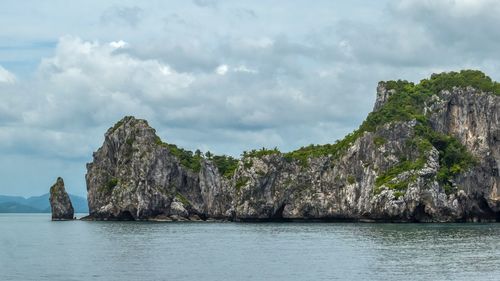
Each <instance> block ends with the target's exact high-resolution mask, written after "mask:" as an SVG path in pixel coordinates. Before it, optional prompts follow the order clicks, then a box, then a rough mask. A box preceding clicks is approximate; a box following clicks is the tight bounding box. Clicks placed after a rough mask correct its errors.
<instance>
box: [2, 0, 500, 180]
mask: <svg viewBox="0 0 500 281" xmlns="http://www.w3.org/2000/svg"><path fill="white" fill-rule="evenodd" d="M151 3H152V2H145V3H142V2H141V3H139V4H137V6H123V5H112V6H109V3H103V4H100V6H99V7H92V8H88V7H87V5H83V4H82V5H81V6H79V7H76V8H75V9H73V10H64V11H60V10H57V11H56V10H53V9H48V8H46V7H45V6H43V5H41V6H37V9H38V10H39V11H40V14H42V15H44V17H46V18H59V17H58V16H64V20H63V22H54V23H51V22H47V21H43V20H40V18H39V17H40V16H39V15H38V14H32V15H30V16H33V18H31V17H25V18H22V20H21V19H18V18H17V17H2V18H1V19H0V24H3V25H5V26H13V27H16V28H13V29H12V30H10V31H9V32H11V33H12V34H14V35H15V34H17V33H19V34H20V35H19V36H20V37H22V38H23V40H25V41H26V40H28V39H29V38H33V39H32V40H33V41H40V42H44V41H47V42H54V41H57V44H52V45H51V47H50V48H46V49H47V51H44V53H43V59H41V57H42V55H39V56H38V57H37V58H36V60H33V61H30V64H29V65H36V67H35V68H34V69H33V72H32V73H31V72H30V73H24V74H23V73H21V74H19V73H18V71H19V69H21V68H19V65H18V64H16V62H12V61H11V60H10V58H12V57H13V56H14V57H15V56H17V57H18V58H19V59H17V60H16V61H19V60H24V59H25V56H22V50H21V49H20V48H5V47H2V46H4V45H8V43H9V42H7V43H6V42H5V40H4V42H3V43H2V41H1V40H0V64H1V65H2V66H3V67H5V68H8V69H9V70H8V71H7V70H6V69H4V68H3V67H0V98H1V100H2V103H0V151H1V153H2V155H3V156H4V157H7V158H8V157H13V158H16V159H27V158H29V157H30V156H33V157H36V158H39V159H47V161H49V162H51V163H53V164H51V165H53V166H57V165H56V164H54V163H55V162H58V163H63V164H61V165H60V166H65V165H64V163H66V164H67V165H68V166H71V165H73V166H72V167H75V166H77V165H76V164H75V163H78V165H80V166H81V167H82V170H83V169H84V166H85V162H86V161H89V160H90V158H91V155H92V151H94V150H95V149H97V148H98V147H99V146H100V145H101V143H102V140H103V134H104V132H105V131H106V129H107V128H108V127H110V126H111V125H113V124H114V122H116V121H117V120H119V119H120V118H122V117H123V116H124V115H136V116H137V117H139V118H146V119H148V120H149V121H150V124H151V125H152V126H154V127H155V128H156V129H157V131H158V133H159V134H160V136H161V137H162V138H163V139H165V140H166V141H168V142H172V143H176V144H178V145H180V146H181V147H185V148H188V149H196V148H201V149H202V150H211V151H212V152H216V153H228V154H232V155H234V156H238V155H239V154H240V153H241V151H243V150H248V149H252V148H258V147H262V146H266V147H274V146H278V147H279V148H280V149H281V150H284V151H289V150H292V149H296V148H298V147H300V146H303V145H308V144H310V143H331V142H334V141H335V140H336V139H338V138H341V137H343V136H344V135H345V134H346V133H349V132H351V131H352V130H354V129H355V128H356V127H357V126H358V125H359V124H360V122H361V121H362V120H363V119H364V118H365V116H366V114H368V112H369V111H370V110H371V108H372V106H373V101H374V98H375V88H376V85H377V82H378V81H380V80H388V79H408V80H413V81H418V80H419V79H421V78H424V77H427V76H428V75H430V74H431V73H432V72H436V71H443V70H456V69H461V68H479V69H482V70H483V71H485V72H486V73H488V74H489V75H491V76H492V77H493V78H494V79H496V80H498V79H499V78H500V56H499V55H498V49H499V48H500V42H499V41H498V40H496V38H498V37H499V36H500V30H498V29H497V28H496V27H497V26H498V25H500V19H499V17H498V16H497V15H498V14H499V13H500V4H498V3H497V2H496V1H461V0H454V1H451V0H450V1H448V0H445V1H425V0H424V1H410V0H408V1H387V2H384V1H370V2H369V3H368V2H367V3H364V5H362V6H359V5H354V4H351V2H349V3H347V2H345V3H344V2H336V1H318V2H315V3H314V4H310V3H306V2H300V1H291V2H290V1H286V2H285V1H283V3H282V4H280V5H279V7H280V8H284V9H270V8H269V5H267V4H264V3H260V2H248V3H247V2H244V3H240V2H237V1H226V2H217V1H206V0H203V1H200V0H197V1H194V2H186V1H173V2H169V3H168V4H163V3H162V4H157V3H155V4H151ZM499 3H500V2H499ZM75 5H77V4H75ZM96 5H97V4H96ZM162 5H163V6H162ZM193 5H197V6H198V7H201V8H195V7H193ZM205 8H210V9H205ZM86 9H87V10H88V9H90V10H92V11H94V10H95V11H103V12H102V13H101V14H99V13H97V15H94V16H92V15H88V14H89V13H86V16H85V17H80V16H79V13H80V11H81V10H86ZM87 10H86V11H87ZM165 11H167V12H165ZM90 14H91V13H90ZM19 15H24V14H23V13H19V14H18V16H19ZM87 15H88V16H87ZM297 18H300V19H301V20H300V21H298V20H297ZM35 22H36V23H37V24H34V23H35ZM99 23H100V24H99ZM26 30H28V31H26ZM29 32H31V33H29ZM60 34H73V35H75V36H63V37H61V38H59V36H60ZM14 35H12V36H14ZM44 36H46V37H44ZM24 38H28V39H24ZM57 38H59V39H57ZM23 42H24V41H23ZM54 45H55V47H52V46H54ZM22 161H23V160H19V161H17V162H16V163H21V162H22ZM39 161H42V160H39ZM3 163H4V165H6V164H5V163H8V161H7V160H5V161H4V162H3ZM36 165H39V162H37V161H35V162H33V165H32V168H33V169H35V168H36ZM0 168H2V166H1V165H0ZM0 170H1V169H0ZM73 171H76V170H75V169H74V170H73ZM75 173H76V172H74V173H72V176H73V177H74V175H75ZM80 177H81V178H83V172H82V174H81V175H80ZM0 178H1V177H0ZM51 180H52V179H51ZM80 180H81V179H80ZM73 181H74V182H76V181H77V180H75V179H73ZM3 185H5V184H3ZM82 186H83V185H82Z"/></svg>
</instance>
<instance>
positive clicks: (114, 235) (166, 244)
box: [0, 214, 500, 281]
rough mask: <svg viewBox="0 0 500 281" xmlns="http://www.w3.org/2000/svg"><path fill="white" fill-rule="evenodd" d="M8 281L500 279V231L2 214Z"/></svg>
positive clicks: (0, 266)
mask: <svg viewBox="0 0 500 281" xmlns="http://www.w3.org/2000/svg"><path fill="white" fill-rule="evenodd" d="M0 280H2V281H6V280H64V281H68V280H120V281H123V280H206V281H208V280H500V224H356V223H260V224H240V223H140V222H84V221H71V222H51V221H50V217H49V215H48V214H36V215H33V214H27V215H25V214H0Z"/></svg>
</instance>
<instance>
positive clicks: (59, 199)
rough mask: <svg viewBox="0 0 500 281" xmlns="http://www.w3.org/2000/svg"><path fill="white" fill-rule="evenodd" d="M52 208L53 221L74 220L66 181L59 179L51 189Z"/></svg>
mask: <svg viewBox="0 0 500 281" xmlns="http://www.w3.org/2000/svg"><path fill="white" fill-rule="evenodd" d="M49 201H50V208H51V211H52V220H72V219H73V218H74V213H75V211H74V209H73V205H72V204H71V199H70V198H69V195H68V193H67V192H66V189H65V188H64V180H63V179H62V178H60V177H59V178H57V180H56V183H54V185H52V187H51V188H50V197H49Z"/></svg>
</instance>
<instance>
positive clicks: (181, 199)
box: [175, 192, 191, 206]
mask: <svg viewBox="0 0 500 281" xmlns="http://www.w3.org/2000/svg"><path fill="white" fill-rule="evenodd" d="M175 198H176V199H177V201H179V202H181V203H182V205H184V206H189V205H191V202H189V200H188V199H187V198H186V197H185V196H184V195H182V194H181V193H179V192H177V193H176V194H175Z"/></svg>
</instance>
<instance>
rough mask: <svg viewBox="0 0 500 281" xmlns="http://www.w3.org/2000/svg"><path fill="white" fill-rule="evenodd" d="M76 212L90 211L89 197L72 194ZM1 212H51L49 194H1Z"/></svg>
mask: <svg viewBox="0 0 500 281" xmlns="http://www.w3.org/2000/svg"><path fill="white" fill-rule="evenodd" d="M69 197H70V198H71V203H72V204H73V208H74V209H75V213H88V212H89V209H88V205H87V199H85V198H83V197H81V196H76V195H72V194H70V195H69ZM0 213H50V203H49V194H48V193H47V194H43V195H40V196H32V197H29V198H24V197H21V196H6V195H0Z"/></svg>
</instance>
